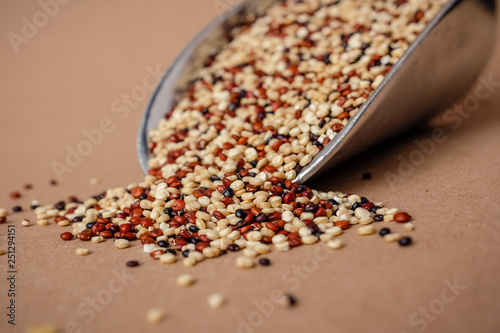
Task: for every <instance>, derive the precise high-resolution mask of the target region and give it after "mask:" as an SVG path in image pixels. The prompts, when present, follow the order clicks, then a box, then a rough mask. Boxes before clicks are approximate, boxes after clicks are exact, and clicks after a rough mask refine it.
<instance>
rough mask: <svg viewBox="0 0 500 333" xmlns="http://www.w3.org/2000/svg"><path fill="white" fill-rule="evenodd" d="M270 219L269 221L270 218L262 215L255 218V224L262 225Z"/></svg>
mask: <svg viewBox="0 0 500 333" xmlns="http://www.w3.org/2000/svg"><path fill="white" fill-rule="evenodd" d="M268 219H269V216H267V214H264V213H260V214H259V215H257V217H256V218H255V222H258V223H262V222H266V221H267V220H268Z"/></svg>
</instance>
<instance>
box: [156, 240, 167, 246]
mask: <svg viewBox="0 0 500 333" xmlns="http://www.w3.org/2000/svg"><path fill="white" fill-rule="evenodd" d="M157 245H158V246H159V247H168V246H169V245H170V244H169V243H168V242H167V241H166V240H161V241H159V242H158V243H157Z"/></svg>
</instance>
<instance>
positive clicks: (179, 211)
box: [177, 209, 186, 216]
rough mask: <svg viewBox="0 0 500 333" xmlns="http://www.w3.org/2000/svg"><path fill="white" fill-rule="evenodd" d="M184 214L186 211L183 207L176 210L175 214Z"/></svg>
mask: <svg viewBox="0 0 500 333" xmlns="http://www.w3.org/2000/svg"><path fill="white" fill-rule="evenodd" d="M184 214H186V211H185V210H184V209H181V210H178V211H177V215H179V216H184Z"/></svg>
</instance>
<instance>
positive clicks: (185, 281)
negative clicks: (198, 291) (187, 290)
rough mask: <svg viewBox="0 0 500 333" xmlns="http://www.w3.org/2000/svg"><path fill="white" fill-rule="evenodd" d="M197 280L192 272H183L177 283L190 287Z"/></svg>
mask: <svg viewBox="0 0 500 333" xmlns="http://www.w3.org/2000/svg"><path fill="white" fill-rule="evenodd" d="M194 282H195V280H194V277H193V276H192V275H191V274H182V275H180V276H179V277H178V278H177V285H178V286H181V287H188V286H190V285H192V284H193V283H194Z"/></svg>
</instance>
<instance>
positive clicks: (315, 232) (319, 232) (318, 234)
mask: <svg viewBox="0 0 500 333" xmlns="http://www.w3.org/2000/svg"><path fill="white" fill-rule="evenodd" d="M323 233H324V232H323V231H321V230H317V231H313V232H312V234H313V235H314V236H316V237H319V236H321V234H323Z"/></svg>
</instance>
